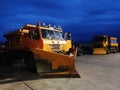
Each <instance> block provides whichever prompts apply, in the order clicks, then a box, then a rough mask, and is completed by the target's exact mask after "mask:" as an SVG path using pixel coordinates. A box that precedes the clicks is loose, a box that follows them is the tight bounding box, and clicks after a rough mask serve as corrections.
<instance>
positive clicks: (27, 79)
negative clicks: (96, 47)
mask: <svg viewBox="0 0 120 90" xmlns="http://www.w3.org/2000/svg"><path fill="white" fill-rule="evenodd" d="M76 68H77V71H78V72H79V74H80V75H81V78H41V77H40V76H39V75H38V74H34V73H30V72H28V71H27V69H26V68H25V67H16V68H15V67H9V66H7V67H6V66H4V67H0V90H120V53H117V54H109V55H83V56H80V57H77V60H76Z"/></svg>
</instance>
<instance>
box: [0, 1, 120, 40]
mask: <svg viewBox="0 0 120 90" xmlns="http://www.w3.org/2000/svg"><path fill="white" fill-rule="evenodd" d="M0 11H1V13H0V29H1V30H0V40H2V41H3V40H4V39H3V34H5V33H7V32H10V31H13V30H16V29H18V28H20V27H22V26H23V25H25V24H27V23H31V24H36V23H37V22H38V21H40V22H45V23H47V24H49V23H51V24H52V25H54V24H55V25H60V26H62V27H63V30H64V31H70V32H71V33H72V37H73V40H80V41H84V40H85V41H89V40H91V38H92V36H94V35H99V34H106V35H112V36H117V37H118V38H119V39H120V0H1V2H0Z"/></svg>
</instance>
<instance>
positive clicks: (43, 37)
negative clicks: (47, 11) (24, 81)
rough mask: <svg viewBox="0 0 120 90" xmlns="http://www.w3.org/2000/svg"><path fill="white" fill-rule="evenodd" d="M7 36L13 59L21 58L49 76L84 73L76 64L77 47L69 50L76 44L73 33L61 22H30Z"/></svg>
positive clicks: (70, 75) (8, 49)
mask: <svg viewBox="0 0 120 90" xmlns="http://www.w3.org/2000/svg"><path fill="white" fill-rule="evenodd" d="M4 37H5V38H6V39H7V46H6V47H7V52H8V53H9V56H10V57H9V58H11V59H10V60H15V59H17V58H21V59H22V60H24V62H25V64H26V66H27V68H28V70H29V71H37V72H38V73H39V74H40V75H41V76H49V77H50V76H51V77H55V76H59V77H62V76H63V77H80V75H79V74H78V73H77V71H76V68H75V58H76V53H77V50H75V51H74V52H73V53H72V55H68V53H67V52H68V51H69V49H70V48H71V47H72V44H71V43H72V41H71V34H70V33H69V32H66V33H65V34H63V31H62V28H61V27H60V26H58V27H55V26H54V27H51V25H48V26H46V25H45V23H43V24H42V25H41V24H40V23H38V24H37V25H31V24H26V25H25V26H24V27H22V28H20V29H19V30H17V31H13V32H10V33H8V34H5V35H4Z"/></svg>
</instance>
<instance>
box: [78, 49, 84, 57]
mask: <svg viewBox="0 0 120 90" xmlns="http://www.w3.org/2000/svg"><path fill="white" fill-rule="evenodd" d="M81 55H83V53H82V50H81V49H79V48H78V50H77V56H81Z"/></svg>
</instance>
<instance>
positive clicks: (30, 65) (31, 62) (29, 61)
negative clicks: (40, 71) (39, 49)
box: [25, 54, 36, 72]
mask: <svg viewBox="0 0 120 90" xmlns="http://www.w3.org/2000/svg"><path fill="white" fill-rule="evenodd" d="M25 64H26V65H27V68H28V71H30V72H36V68H35V64H34V58H33V55H32V54H26V56H25Z"/></svg>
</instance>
